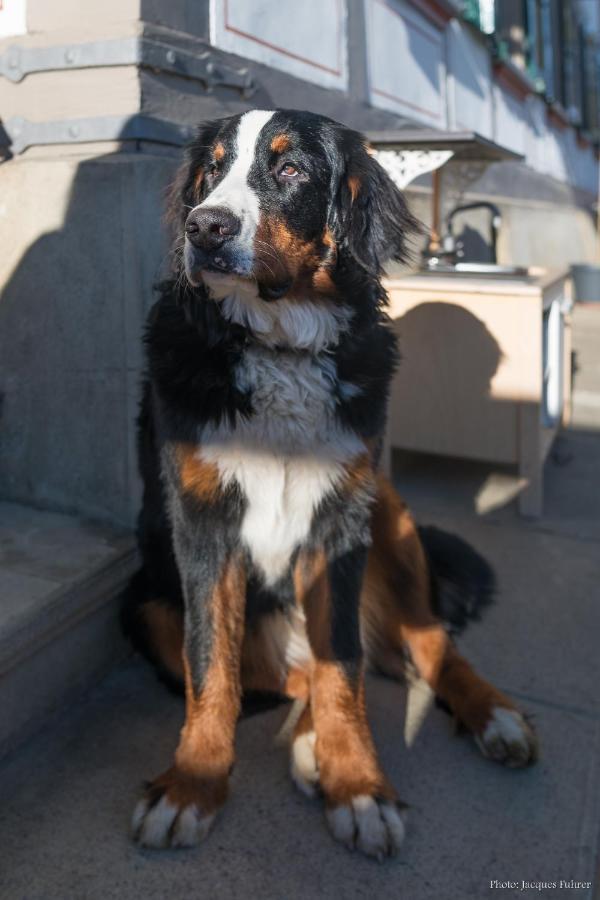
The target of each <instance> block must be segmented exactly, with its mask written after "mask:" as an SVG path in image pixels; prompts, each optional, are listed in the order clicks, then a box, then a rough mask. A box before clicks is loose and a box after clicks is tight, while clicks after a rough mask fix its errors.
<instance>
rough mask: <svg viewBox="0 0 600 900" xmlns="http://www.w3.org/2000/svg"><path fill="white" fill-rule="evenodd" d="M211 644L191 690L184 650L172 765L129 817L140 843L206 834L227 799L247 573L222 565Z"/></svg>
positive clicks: (177, 841) (187, 842) (189, 840)
mask: <svg viewBox="0 0 600 900" xmlns="http://www.w3.org/2000/svg"><path fill="white" fill-rule="evenodd" d="M209 603H210V606H211V622H212V631H213V635H212V643H211V651H210V660H209V663H208V667H207V669H206V672H205V675H204V679H203V684H202V687H201V689H200V690H196V689H195V688H194V685H193V683H192V677H191V673H190V665H189V664H188V660H187V657H186V653H185V652H184V653H183V668H184V673H185V694H186V716H185V724H184V726H183V728H182V731H181V736H180V740H179V746H178V747H177V751H176V753H175V761H174V764H173V766H172V767H171V768H170V769H168V770H167V771H166V772H165V773H163V774H162V775H160V776H159V777H158V778H157V779H155V781H153V782H152V784H151V785H150V786H149V787H148V789H147V793H146V797H145V798H144V799H143V800H142V801H140V804H139V806H138V808H137V810H136V813H135V815H134V830H135V832H136V836H137V839H138V840H139V842H140V843H142V844H144V845H146V846H151V847H154V846H168V845H170V846H191V845H193V844H196V843H198V841H199V840H201V839H202V838H203V837H204V836H205V835H206V834H207V833H208V830H209V828H210V826H211V824H212V821H213V819H214V816H215V814H216V812H217V810H218V809H219V807H220V806H222V804H223V803H224V802H225V799H226V797H227V787H228V779H229V772H230V770H231V768H232V766H233V758H234V736H235V726H236V722H237V719H238V716H239V711H240V695H241V683H240V656H241V647H242V640H243V631H244V603H245V576H244V573H243V571H242V569H241V566H240V564H239V563H237V562H234V561H231V562H230V563H228V564H227V565H226V566H225V568H224V570H223V572H222V575H221V577H220V579H219V581H218V583H217V584H216V585H215V587H214V589H213V591H212V595H211V597H210V600H209Z"/></svg>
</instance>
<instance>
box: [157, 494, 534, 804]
mask: <svg viewBox="0 0 600 900" xmlns="http://www.w3.org/2000/svg"><path fill="white" fill-rule="evenodd" d="M372 534H373V543H372V547H371V549H370V551H369V554H368V559H367V566H366V572H365V579H364V586H363V591H362V595H361V607H360V614H361V629H362V636H363V643H364V651H365V656H366V660H367V662H368V663H370V664H372V665H374V666H375V667H376V668H378V669H380V670H382V671H383V672H385V673H387V674H389V675H391V676H392V677H395V678H402V677H403V676H404V674H405V670H406V664H407V657H408V658H409V659H410V661H411V662H412V664H413V665H414V666H415V667H416V669H417V671H418V673H419V674H420V675H421V677H422V678H424V679H425V681H427V683H428V684H429V685H430V686H431V688H432V689H433V691H434V692H435V693H436V694H437V696H438V697H440V698H441V699H442V700H443V701H444V702H445V703H446V704H447V705H448V707H449V708H450V710H451V712H452V713H453V715H454V716H455V717H456V718H457V720H458V721H459V722H460V723H461V724H462V725H464V726H465V727H466V728H467V729H468V730H469V731H470V732H472V734H473V735H474V737H475V739H476V741H477V743H478V745H479V747H480V748H481V750H482V752H483V753H484V754H485V755H486V756H489V757H491V758H492V759H495V760H497V761H499V762H503V763H505V764H507V765H509V766H522V765H526V764H527V763H530V762H532V761H534V760H535V759H536V757H537V741H536V737H535V734H534V732H533V730H532V729H531V727H530V726H529V724H528V723H527V721H526V720H525V719H524V717H523V716H522V715H521V714H520V713H519V712H518V710H517V709H516V708H515V706H514V704H513V703H512V702H511V701H510V700H509V698H508V697H506V696H505V695H504V694H503V693H501V692H500V691H499V690H497V689H496V688H495V687H493V685H491V684H489V683H488V682H486V681H485V680H484V679H482V678H481V677H480V676H479V675H478V674H477V673H476V672H475V671H474V670H473V668H472V667H471V666H470V665H469V663H468V662H467V661H466V660H465V659H464V658H463V657H462V656H461V655H460V654H459V653H458V651H457V650H456V648H455V647H454V645H453V643H452V641H451V639H450V638H449V636H448V634H447V633H446V630H445V628H444V626H443V624H442V623H441V622H440V621H439V620H438V619H437V618H436V616H435V614H434V612H433V610H432V606H431V584H430V573H429V569H428V565H427V560H426V557H425V552H424V550H423V547H422V545H421V542H420V539H419V536H418V532H417V529H416V527H415V524H414V521H413V519H412V517H411V515H410V513H409V511H408V509H407V507H406V506H405V504H404V503H403V502H402V500H401V499H400V497H399V496H398V494H397V493H396V492H395V490H394V489H393V488H392V486H391V485H390V484H389V483H388V482H387V481H386V480H385V479H384V478H383V477H381V476H378V479H377V497H376V502H375V506H374V510H373V519H372ZM321 562H322V561H321ZM312 566H313V576H314V577H313V584H312V587H311V588H310V590H309V591H308V592H307V588H306V584H304V585H299V591H300V594H301V595H302V596H303V602H304V604H305V606H306V605H307V604H308V608H310V609H311V614H310V615H308V616H307V619H308V622H307V624H308V627H309V640H310V643H311V647H312V649H313V654H314V657H315V661H314V663H313V665H312V667H311V668H310V671H308V670H306V671H303V670H301V669H298V668H297V667H296V668H294V669H291V670H288V671H286V670H285V668H282V661H281V660H273V659H272V653H271V652H270V647H269V642H268V640H267V636H266V635H265V633H264V632H263V631H262V628H263V627H265V628H268V622H265V623H264V626H261V627H259V628H258V629H256V630H252V631H248V633H247V634H246V636H245V638H244V643H243V650H242V656H241V680H242V686H243V688H244V689H245V690H268V691H280V692H282V693H285V694H287V695H288V696H291V697H294V698H301V699H302V700H303V701H304V702H305V703H306V707H305V710H304V712H303V713H302V715H301V717H300V720H299V721H298V723H297V725H296V728H295V731H294V734H293V738H292V774H293V776H294V780H295V781H296V783H297V784H298V785H299V786H300V787H301V789H302V790H304V791H305V792H306V793H314V791H315V789H316V787H317V786H318V785H319V783H320V784H321V786H322V787H323V789H324V791H325V793H326V795H329V797H330V798H332V800H333V801H335V802H337V801H343V799H344V798H345V797H347V796H349V795H350V794H351V793H352V791H353V790H364V791H367V792H371V791H375V790H376V791H379V792H381V794H382V796H390V797H391V796H392V792H391V788H390V787H389V785H388V783H387V781H386V779H385V777H384V776H383V774H382V773H381V771H380V769H379V766H378V763H377V759H376V755H375V751H374V749H373V743H372V739H371V736H370V732H369V729H368V725H367V724H366V715H365V709H364V689H363V686H362V674H360V675H358V681H357V685H358V686H357V687H356V686H355V687H353V686H352V685H351V684H350V683H349V681H348V679H347V677H346V676H345V675H344V674H343V673H341V671H340V668H339V666H336V665H335V664H334V663H332V662H331V660H330V659H328V648H327V635H328V633H329V632H328V621H329V620H328V611H329V599H328V594H327V581H326V578H325V576H324V574H321V576H319V572H318V560H317V561H316V562H315V560H314V559H313V561H312ZM315 566H316V568H315ZM146 606H147V610H144V611H143V612H142V610H140V613H141V614H143V615H144V616H145V624H146V626H147V627H148V628H149V629H150V630H151V632H152V646H153V649H154V651H155V652H156V654H157V655H158V656H159V658H161V660H162V661H163V664H165V665H166V666H167V667H168V668H169V670H170V671H171V672H172V673H173V674H174V675H177V674H178V671H177V653H176V652H175V651H174V646H175V644H176V643H177V638H176V634H175V632H178V633H179V646H180V647H181V646H182V643H183V635H182V634H181V625H182V623H181V620H180V618H178V617H177V615H176V614H175V612H173V616H172V621H171V622H170V623H169V627H168V628H165V623H164V617H165V615H166V613H165V612H164V611H163V610H161V611H160V615H158V614H157V611H156V609H154V607H153V606H151V605H150V604H147V605H146ZM307 611H308V610H307ZM156 626H160V627H156ZM161 648H162V649H161ZM234 658H235V657H234ZM229 660H230V662H231V657H229ZM236 691H237V688H236ZM188 694H189V688H188ZM207 696H208V695H207ZM210 696H211V698H212V701H211V702H214V703H215V704H219V703H221V700H220V699H219V696H220V693H219V692H218V691H214V692H212V693H211V694H210ZM223 697H224V698H225V699H224V700H223V702H224V703H225V705H226V707H227V709H228V710H229V712H228V713H227V715H226V717H225V725H224V727H225V731H226V732H227V734H228V735H229V737H230V736H231V734H232V724H231V722H232V717H233V713H234V711H235V710H237V704H236V703H231V702H230V700H228V699H227V692H224V694H223ZM188 702H189V705H190V713H191V714H190V716H189V719H190V722H192V721H193V722H194V723H196V725H194V726H192V725H191V724H190V725H189V726H188V725H186V727H185V728H184V732H183V734H184V736H185V738H183V737H182V741H183V747H182V750H181V759H182V760H183V759H185V758H188V757H189V756H190V754H191V756H192V757H193V756H194V755H195V753H194V752H193V751H192V750H191V748H193V747H196V746H198V747H200V746H201V743H202V742H201V740H200V734H201V730H202V729H201V728H199V727H196V726H197V725H198V724H199V723H201V722H204V721H207V720H206V717H205V715H204V714H201V712H200V709H201V708H202V704H200V706H196V703H197V701H195V700H194V699H193V698H192V699H191V700H189V701H188ZM205 702H208V701H205ZM212 715H214V719H213V721H214V722H217V721H219V717H218V715H217V714H216V713H213V714H212ZM346 720H348V721H349V722H350V727H349V729H347V730H345V733H344V734H341V733H340V730H339V724H340V721H346ZM316 732H319V733H320V738H319V741H318V753H317V755H315V750H316V746H317V741H316V736H315V733H316ZM229 737H228V740H229ZM317 756H318V762H317ZM198 758H201V755H200V757H198ZM229 761H230V758H229V756H227V755H225V756H224V757H223V761H222V769H223V770H225V768H226V767H227V765H228V764H229ZM170 772H171V770H170ZM167 776H168V777H167ZM165 778H166V779H167V781H169V780H170V782H171V785H170V787H171V791H170V795H171V796H174V794H175V792H176V789H175V786H174V784H173V783H172V782H173V776H172V774H171V775H169V773H166V775H165V776H163V781H161V780H160V779H158V780H157V782H156V783H155V784H156V786H157V789H159V790H161V791H163V793H164V789H166V787H168V785H167V784H166V782H165V780H164V779H165ZM192 781H194V779H192ZM225 782H226V779H221V785H222V788H221V794H219V799H220V797H221V795H222V796H224V793H225V788H224V787H223V785H224V784H225ZM208 793H210V792H208ZM217 793H218V792H217ZM205 802H206V806H207V808H208V807H210V808H213V807H214V805H215V803H214V801H210V802H209V801H208V799H206V800H205Z"/></svg>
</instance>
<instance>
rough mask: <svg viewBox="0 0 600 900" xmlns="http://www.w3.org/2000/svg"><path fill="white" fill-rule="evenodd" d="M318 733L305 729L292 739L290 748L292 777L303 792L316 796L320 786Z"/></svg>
mask: <svg viewBox="0 0 600 900" xmlns="http://www.w3.org/2000/svg"><path fill="white" fill-rule="evenodd" d="M315 741H316V735H315V733H314V731H305V732H304V734H299V735H298V736H297V737H295V738H294V740H293V741H292V746H291V749H290V772H291V775H292V779H293V781H294V783H295V785H296V787H297V788H298V790H300V791H302V793H303V794H306V796H307V797H314V796H315V795H316V793H317V791H318V788H319V767H318V765H317V757H316V756H315Z"/></svg>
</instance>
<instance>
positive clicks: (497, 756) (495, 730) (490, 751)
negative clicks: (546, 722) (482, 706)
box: [474, 706, 538, 768]
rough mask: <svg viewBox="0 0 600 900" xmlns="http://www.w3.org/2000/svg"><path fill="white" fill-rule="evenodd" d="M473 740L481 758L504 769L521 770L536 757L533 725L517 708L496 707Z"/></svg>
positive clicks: (536, 748)
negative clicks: (490, 760)
mask: <svg viewBox="0 0 600 900" xmlns="http://www.w3.org/2000/svg"><path fill="white" fill-rule="evenodd" d="M474 735H475V740H476V741H477V745H478V746H479V749H480V750H481V752H482V753H483V755H484V756H487V757H488V758H489V759H493V760H495V762H500V763H504V765H505V766H510V767H512V768H520V767H523V766H528V765H530V764H531V763H534V762H535V761H536V759H537V758H538V740H537V737H536V734H535V731H534V730H533V728H532V726H531V725H530V724H529V722H528V721H527V719H526V718H525V717H524V716H523V715H522V714H521V713H520V712H519V711H518V710H516V709H508V708H506V707H503V706H495V707H494V708H493V709H492V711H491V715H490V717H489V719H488V721H487V723H486V725H485V728H483V729H482V730H481V731H479V732H475V733H474Z"/></svg>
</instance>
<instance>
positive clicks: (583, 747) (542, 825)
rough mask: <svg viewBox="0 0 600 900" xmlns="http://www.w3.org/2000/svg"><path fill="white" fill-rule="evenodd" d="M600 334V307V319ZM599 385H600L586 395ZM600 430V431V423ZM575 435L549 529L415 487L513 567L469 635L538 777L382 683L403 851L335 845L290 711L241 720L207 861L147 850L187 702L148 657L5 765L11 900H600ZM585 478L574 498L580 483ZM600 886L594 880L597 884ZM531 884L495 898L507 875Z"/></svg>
mask: <svg viewBox="0 0 600 900" xmlns="http://www.w3.org/2000/svg"><path fill="white" fill-rule="evenodd" d="M598 312H599V313H600V310H599V311H598ZM598 323H599V325H600V315H599V316H598ZM590 392H597V394H598V396H600V385H595V383H594V384H588V385H586V394H585V395H584V396H585V398H586V401H587V402H588V407H587V412H588V413H589V409H590V408H593V404H590V403H589V393H590ZM599 424H600V423H599ZM593 429H594V423H593V422H592V423H590V422H589V420H588V419H586V429H585V430H581V429H580V430H575V431H573V432H570V433H567V434H566V435H565V437H564V438H563V439H562V441H561V444H560V445H559V448H558V449H559V450H560V453H559V454H558V455H557V456H556V458H555V460H554V462H551V463H550V464H549V466H548V471H547V492H548V493H547V495H548V506H547V514H546V516H545V517H544V518H543V519H542V520H540V521H539V522H537V523H530V522H526V521H523V520H521V519H519V518H518V517H517V516H516V515H515V513H514V510H512V509H509V508H504V509H498V510H496V511H495V512H492V513H490V514H489V515H488V516H485V517H477V516H476V515H475V514H474V513H473V504H472V500H473V495H472V492H471V491H470V487H469V485H470V484H471V482H469V481H468V478H467V479H466V480H465V482H464V485H463V487H464V490H463V491H462V493H461V489H460V485H458V486H457V483H456V480H455V482H454V484H453V486H452V489H450V488H449V489H448V491H447V492H446V494H444V490H443V489H442V487H441V486H440V488H439V490H435V491H432V490H431V483H430V482H427V483H426V484H428V485H429V487H427V489H426V490H425V489H424V488H423V484H424V483H425V482H423V481H421V482H420V481H419V479H418V478H417V477H416V476H415V477H414V478H408V476H406V480H405V483H404V487H405V493H407V494H408V495H409V498H410V500H411V502H412V503H413V505H414V507H415V509H416V511H417V513H418V514H419V517H420V518H421V519H422V520H423V521H435V522H436V523H437V524H439V525H440V526H442V527H448V528H451V529H452V530H455V531H457V532H458V533H460V534H462V535H464V536H465V537H467V538H468V539H470V540H472V541H473V543H474V544H475V545H476V546H477V547H478V548H479V549H480V550H481V551H482V552H483V553H485V554H486V555H488V556H489V558H490V560H491V561H492V562H493V564H494V565H495V566H496V568H497V571H498V574H499V579H500V584H501V592H500V596H499V598H498V601H497V603H496V605H495V606H494V607H493V608H492V609H491V610H490V612H489V614H488V615H487V616H486V619H485V620H484V622H483V623H481V624H478V625H475V626H473V627H472V628H471V629H470V631H469V632H468V633H467V634H466V635H465V637H464V639H462V640H461V642H460V643H461V646H462V648H463V649H464V650H465V651H466V652H467V654H468V656H469V657H470V658H471V660H472V661H473V662H474V663H475V664H476V665H477V666H478V667H479V668H480V670H481V671H482V673H484V674H485V675H487V676H489V677H490V678H492V679H494V680H495V681H496V683H497V684H498V685H499V686H500V687H501V688H503V689H504V690H506V691H508V692H509V693H510V694H511V695H512V696H514V697H515V698H517V700H518V701H519V702H520V703H521V705H522V706H523V707H524V708H525V709H526V710H527V711H529V712H530V713H532V714H533V715H534V717H535V722H536V725H537V728H538V731H539V734H540V738H541V745H542V757H541V760H540V762H539V764H538V765H537V766H535V767H533V768H531V769H529V770H526V771H507V770H504V769H502V768H501V767H499V766H497V765H495V764H493V763H490V762H488V761H486V760H484V759H483V758H482V757H481V756H480V754H479V752H478V751H477V749H476V748H475V746H474V744H473V743H472V741H471V740H470V739H469V737H468V736H465V735H460V736H455V735H453V730H452V723H451V721H450V719H449V717H448V716H446V715H445V714H444V713H443V712H442V711H440V710H438V709H435V708H433V709H430V711H429V712H428V714H427V717H426V719H425V722H424V725H423V727H422V729H421V730H420V732H419V733H418V735H417V737H416V740H415V742H414V743H412V744H411V745H410V746H407V744H406V742H405V739H404V713H405V691H404V689H403V688H402V687H401V686H399V685H397V684H395V683H393V682H390V681H386V680H383V679H375V678H371V679H370V680H369V686H368V700H369V711H370V717H371V720H372V723H373V727H374V733H375V738H376V742H377V745H378V748H379V750H380V753H381V757H382V759H383V763H384V765H385V768H386V769H387V771H388V773H389V775H390V777H391V779H392V781H393V782H394V784H395V785H396V786H397V787H398V789H399V791H400V794H401V796H402V797H403V798H404V799H405V800H406V801H407V802H408V803H409V804H410V805H411V807H412V808H411V810H410V820H409V831H408V836H407V840H406V843H405V845H404V848H403V850H402V853H401V855H400V857H399V858H398V859H397V860H394V861H390V862H387V863H385V864H383V865H379V864H377V863H376V862H372V861H370V860H367V859H364V858H362V857H360V856H358V855H356V854H354V855H353V854H350V853H349V852H348V851H346V850H345V849H344V848H342V847H339V846H337V845H336V844H335V843H334V842H333V841H332V840H331V839H330V837H329V835H328V833H327V830H326V827H325V822H324V819H323V816H322V813H321V810H320V808H319V804H318V803H312V802H310V801H308V800H306V799H304V798H303V797H301V796H299V795H298V794H297V793H296V792H295V791H294V790H293V789H292V786H291V783H290V780H289V777H288V774H287V759H286V753H285V750H284V749H282V748H281V747H277V746H275V745H274V742H273V738H274V735H275V733H276V731H277V729H278V727H279V724H280V722H281V719H282V717H283V716H284V715H285V712H284V710H281V709H278V710H274V711H272V712H269V713H267V714H264V715H260V716H256V717H254V718H251V719H247V720H245V721H243V722H242V724H241V725H240V727H239V737H238V763H237V765H236V768H235V771H234V774H233V789H232V796H231V799H230V802H229V804H228V806H227V808H226V810H225V811H224V812H223V814H222V815H221V817H220V820H219V821H218V823H217V825H216V827H215V830H214V831H213V833H212V835H211V836H210V837H209V839H208V841H207V842H206V843H205V844H204V845H203V846H202V847H201V848H199V849H197V850H192V851H170V852H168V853H165V854H157V853H154V852H150V851H140V850H138V849H136V848H135V847H134V846H133V845H132V844H131V843H130V841H129V839H128V822H129V816H130V813H131V809H132V807H133V804H134V802H135V799H136V795H137V790H138V787H139V785H140V783H141V781H142V779H143V778H145V777H149V776H152V775H154V774H156V773H157V772H159V771H160V770H161V769H162V768H163V767H165V766H166V765H167V764H168V763H169V761H170V757H171V754H172V751H173V748H174V746H175V742H176V739H177V733H178V729H179V726H180V724H181V719H182V704H181V701H179V700H178V699H177V698H174V697H172V696H170V695H169V694H168V693H166V691H165V690H164V689H163V688H162V687H161V686H160V685H159V684H158V683H157V682H156V681H155V680H154V678H153V676H152V674H151V673H150V672H149V670H148V669H147V668H146V667H145V666H144V665H143V664H142V663H141V662H139V661H136V660H134V661H131V662H129V663H127V664H126V665H124V666H122V667H121V668H120V669H118V670H116V671H115V672H114V673H113V674H112V675H111V676H110V677H109V678H108V679H107V680H105V681H104V682H103V683H102V684H101V685H99V686H98V687H97V688H96V689H95V690H94V692H93V693H92V694H91V695H90V696H89V697H88V698H87V699H86V700H84V701H82V702H80V703H79V704H78V705H77V706H75V707H73V708H71V709H69V710H66V711H65V712H64V713H63V714H62V715H61V716H59V717H58V718H56V719H55V720H54V721H53V722H52V723H51V725H50V726H49V727H48V728H47V729H46V730H45V731H44V732H43V733H41V734H39V735H38V736H37V737H36V738H35V739H34V740H32V741H30V742H29V744H28V745H27V746H26V747H25V748H24V750H22V751H21V752H20V753H19V754H17V755H15V756H13V757H12V758H11V759H8V760H7V761H6V762H5V763H4V765H3V766H2V767H1V768H0V846H1V847H2V851H1V859H0V897H1V898H2V900H71V898H73V900H110V898H119V900H129V898H132V900H133V898H144V900H155V898H156V900H166V898H169V900H180V898H181V900H183V898H185V900H188V898H194V897H198V898H210V900H212V898H217V897H218V898H219V900H234V898H247V897H253V898H256V900H262V898H273V900H296V898H297V900H311V898H332V900H333V898H336V900H338V898H363V897H364V898H369V900H375V898H377V900H379V898H385V900H387V898H390V900H392V898H406V900H468V898H475V900H485V898H493V897H499V898H514V897H521V898H522V897H524V896H531V897H534V896H535V897H569V898H571V897H572V898H581V900H582V898H585V900H591V898H596V900H598V897H600V893H598V887H597V886H596V891H597V893H596V894H594V888H593V887H590V888H587V889H576V888H572V889H567V888H562V889H561V888H559V887H557V888H556V889H553V888H542V889H541V890H539V889H538V888H537V886H535V885H534V886H532V887H531V888H530V889H529V890H528V891H526V892H523V891H521V890H520V887H521V882H522V880H525V881H527V882H534V883H535V882H557V883H558V882H559V881H560V879H563V880H564V881H566V882H569V881H571V880H574V881H580V882H589V881H592V880H593V879H594V873H596V875H597V866H598V847H599V825H600V691H599V689H598V685H599V684H600V652H599V646H598V645H599V636H600V531H599V528H598V523H599V522H600V487H599V486H600V478H599V477H598V475H599V466H600V430H597V431H595V430H593ZM566 485H567V486H568V489H567V487H566ZM596 880H597V879H596ZM493 881H497V882H500V883H505V884H506V883H507V882H517V883H518V885H519V886H518V888H507V887H505V888H501V887H495V888H492V887H491V886H490V885H491V882H493Z"/></svg>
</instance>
